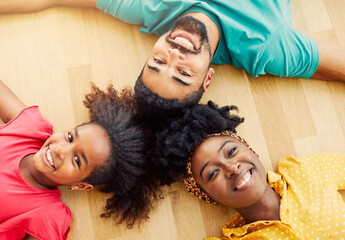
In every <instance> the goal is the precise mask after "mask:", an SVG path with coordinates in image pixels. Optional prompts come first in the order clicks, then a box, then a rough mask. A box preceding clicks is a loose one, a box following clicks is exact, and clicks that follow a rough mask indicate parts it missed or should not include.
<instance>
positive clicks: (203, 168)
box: [200, 161, 210, 179]
mask: <svg viewBox="0 0 345 240" xmlns="http://www.w3.org/2000/svg"><path fill="white" fill-rule="evenodd" d="M209 164H210V161H208V162H207V163H205V165H204V166H203V167H202V169H201V171H200V177H201V178H202V179H203V177H202V173H203V171H204V170H205V168H206V167H207V165H209Z"/></svg>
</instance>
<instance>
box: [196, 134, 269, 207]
mask: <svg viewBox="0 0 345 240" xmlns="http://www.w3.org/2000/svg"><path fill="white" fill-rule="evenodd" d="M191 162H192V173H193V177H194V179H195V180H196V182H197V184H198V185H199V186H200V187H201V188H202V189H203V190H204V191H205V192H207V193H208V195H210V197H212V198H213V199H214V200H216V201H218V202H220V203H221V204H223V205H226V206H229V207H232V208H235V209H241V208H246V207H249V206H251V205H253V204H255V203H256V202H258V201H259V200H260V199H261V198H262V196H263V195H264V193H265V190H266V189H267V188H270V186H269V184H268V182H267V180H266V170H265V168H264V166H263V165H262V163H261V161H260V159H259V158H258V156H257V155H256V154H255V153H254V152H253V151H251V150H250V149H249V148H248V147H247V146H245V145H244V144H243V143H242V142H240V141H238V140H237V139H235V138H233V137H230V136H215V137H211V138H209V139H207V140H205V141H204V142H202V143H201V144H200V145H199V146H198V147H197V148H196V150H195V152H194V154H193V156H192V160H191Z"/></svg>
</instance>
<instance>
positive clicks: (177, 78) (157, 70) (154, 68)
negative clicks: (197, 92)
mask: <svg viewBox="0 0 345 240" xmlns="http://www.w3.org/2000/svg"><path fill="white" fill-rule="evenodd" d="M147 67H148V68H149V69H150V70H152V71H155V72H158V73H159V72H160V71H161V70H160V69H159V68H158V67H154V66H151V65H148V64H147ZM172 78H173V79H174V80H175V81H176V82H178V83H180V84H182V85H184V86H189V85H190V83H186V82H185V81H183V80H182V79H181V78H179V77H176V76H173V77H172Z"/></svg>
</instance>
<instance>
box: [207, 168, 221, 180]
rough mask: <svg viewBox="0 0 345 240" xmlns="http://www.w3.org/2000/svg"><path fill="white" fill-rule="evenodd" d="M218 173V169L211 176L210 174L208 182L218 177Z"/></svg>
mask: <svg viewBox="0 0 345 240" xmlns="http://www.w3.org/2000/svg"><path fill="white" fill-rule="evenodd" d="M218 172H219V170H218V169H216V170H213V171H211V172H210V174H209V175H208V177H207V181H210V180H212V178H214V177H215V176H217V174H218Z"/></svg>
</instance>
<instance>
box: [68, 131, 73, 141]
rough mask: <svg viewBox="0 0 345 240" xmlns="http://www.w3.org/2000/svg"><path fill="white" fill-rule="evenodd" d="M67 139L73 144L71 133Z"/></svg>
mask: <svg viewBox="0 0 345 240" xmlns="http://www.w3.org/2000/svg"><path fill="white" fill-rule="evenodd" d="M67 138H68V141H69V142H73V136H72V134H71V133H68V134H67Z"/></svg>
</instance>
